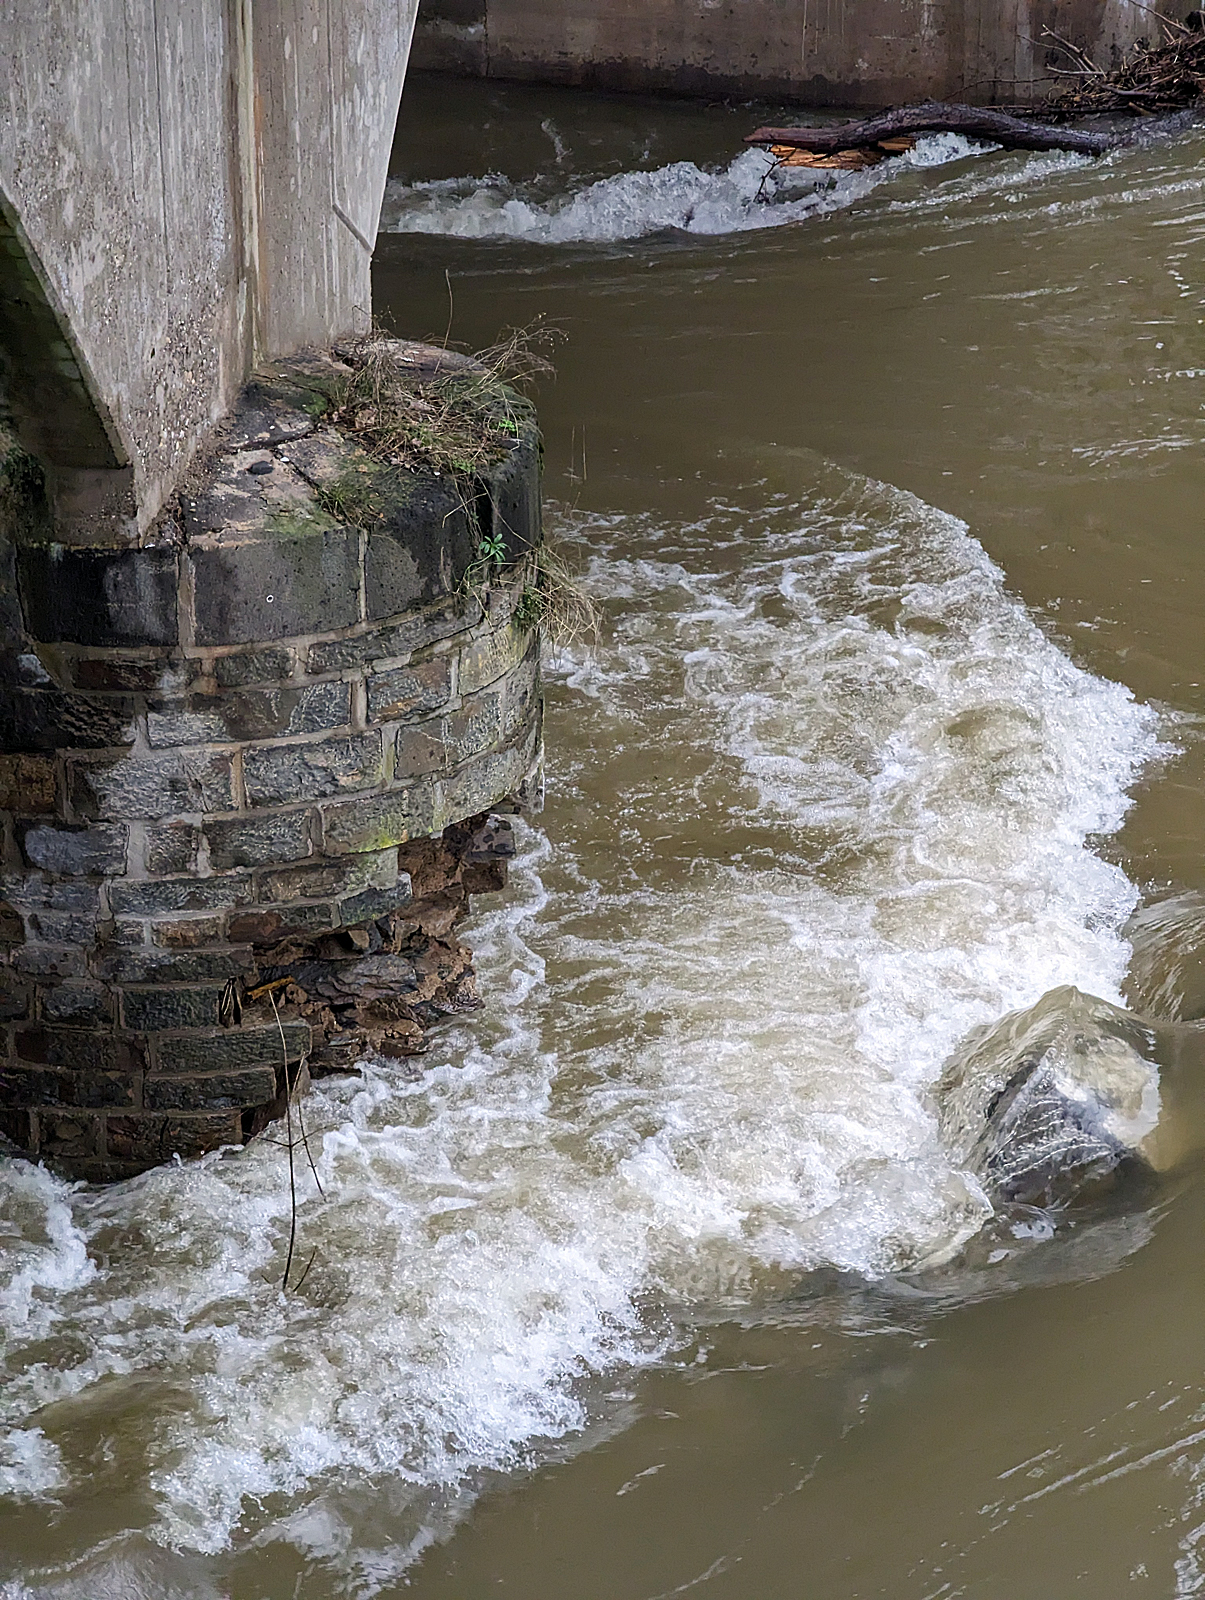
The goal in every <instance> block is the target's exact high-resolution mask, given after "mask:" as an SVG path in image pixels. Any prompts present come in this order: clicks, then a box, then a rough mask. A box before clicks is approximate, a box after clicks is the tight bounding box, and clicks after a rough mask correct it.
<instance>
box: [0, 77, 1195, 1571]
mask: <svg viewBox="0 0 1205 1600" xmlns="http://www.w3.org/2000/svg"><path fill="white" fill-rule="evenodd" d="M474 97H477V98H476V99H475V98H474ZM482 104H484V105H485V107H486V112H485V114H484V116H483V115H482V114H481V105H482ZM467 125H471V126H472V128H473V135H474V136H473V140H472V141H470V140H469V139H467V138H466V137H465V135H464V131H463V130H464V129H465V127H466V126H467ZM746 125H751V124H750V116H749V113H748V111H747V110H744V111H741V112H739V113H735V112H727V111H716V110H704V109H701V108H692V107H686V106H666V107H658V106H656V105H654V104H651V103H649V104H645V103H643V102H638V101H637V102H617V101H605V100H603V101H592V100H591V99H590V98H589V97H587V96H580V95H571V94H566V95H563V96H559V95H556V94H551V93H549V94H545V93H543V92H531V91H522V90H504V89H496V88H492V89H488V90H486V89H483V88H481V87H480V86H475V87H472V88H470V87H464V88H456V89H453V88H450V87H449V86H447V85H445V84H430V85H424V84H423V82H422V81H421V80H417V81H416V82H415V83H414V84H413V85H412V86H409V87H408V88H407V102H406V106H405V107H404V108H403V117H402V122H401V125H400V128H399V135H398V143H397V150H396V167H397V173H396V177H395V179H394V181H393V184H392V186H391V192H390V196H389V199H388V204H387V214H386V219H385V227H386V230H387V231H386V233H385V234H384V235H383V236H382V239H381V241H380V244H379V247H378V256H377V290H376V292H377V297H378V302H379V303H380V304H382V305H384V306H387V307H388V306H392V307H393V308H394V309H395V312H396V314H397V315H398V316H399V317H400V318H404V319H405V321H406V322H407V324H408V331H410V332H414V333H417V334H429V333H431V332H433V331H437V330H438V331H442V328H443V326H444V324H445V322H446V318H447V315H448V304H447V295H448V287H449V284H450V285H451V288H452V295H453V308H454V314H455V319H456V322H455V331H456V334H457V336H458V337H462V338H464V339H465V340H466V341H467V342H470V343H477V344H484V343H486V342H487V341H488V340H489V339H490V338H492V337H493V336H494V334H495V333H496V332H497V329H498V326H499V324H501V323H510V324H512V325H521V324H524V323H526V322H529V321H530V320H531V318H532V316H533V315H535V314H536V313H537V312H546V313H547V314H548V316H549V318H550V319H551V320H552V321H554V322H557V323H559V324H560V325H561V326H563V328H564V329H565V331H566V334H567V339H566V342H565V344H564V346H563V347H562V350H561V351H560V353H559V355H558V366H559V369H560V375H559V378H558V381H557V383H556V384H555V385H552V384H550V385H549V386H548V387H547V388H546V389H545V391H544V393H543V394H542V395H541V397H540V404H541V414H542V417H543V420H544V423H545V427H546V432H547V437H548V469H547V478H546V490H547V493H548V496H549V501H550V504H549V508H548V521H549V525H550V527H551V528H552V530H553V531H554V533H556V534H557V535H558V536H559V537H560V538H562V539H563V540H564V541H565V542H566V544H567V545H568V547H569V549H570V552H571V554H572V556H573V559H574V560H575V562H576V563H577V564H578V565H579V566H580V568H581V569H582V572H583V575H584V583H585V586H586V587H587V588H588V589H589V591H590V593H591V594H592V595H593V597H594V599H595V600H596V602H597V603H598V605H599V607H600V608H601V612H602V617H603V622H602V627H601V631H600V636H599V639H598V640H597V642H594V643H590V644H588V645H586V644H579V645H576V646H574V647H572V648H566V649H562V650H560V651H556V652H552V653H551V654H550V657H549V660H548V662H547V666H546V674H547V679H548V684H549V719H548V729H547V740H548V753H549V805H548V809H547V811H546V813H545V815H544V817H543V818H542V819H541V823H540V826H539V827H538V828H534V827H526V828H521V829H520V853H519V857H518V860H517V861H516V864H515V867H514V869H513V871H512V878H511V887H510V889H509V890H508V892H507V893H506V895H504V896H499V897H496V898H489V899H485V900H483V901H482V903H481V907H480V910H479V913H478V915H477V917H476V919H475V922H474V924H473V925H472V926H471V927H470V929H469V931H468V937H469V940H470V942H471V943H472V944H473V946H474V949H475V951H476V956H477V965H478V971H479V975H480V983H481V989H482V992H483V994H484V996H485V997H486V1005H485V1008H484V1009H483V1010H482V1011H481V1012H479V1013H476V1014H474V1015H473V1016H472V1017H470V1018H467V1019H460V1020H457V1021H456V1022H454V1023H452V1024H450V1025H449V1026H448V1028H447V1029H446V1030H445V1031H443V1032H441V1033H439V1034H437V1035H436V1036H435V1037H434V1038H433V1040H432V1043H431V1047H430V1049H429V1051H428V1053H427V1055H426V1056H425V1058H423V1061H422V1072H421V1076H419V1077H418V1078H417V1079H416V1078H414V1077H413V1075H412V1074H411V1073H410V1072H408V1071H402V1070H400V1069H398V1068H397V1067H396V1066H391V1065H389V1064H387V1063H382V1062H367V1063H365V1065H364V1068H363V1072H362V1074H361V1075H360V1076H356V1077H346V1078H332V1079H328V1080H325V1081H323V1082H321V1083H319V1084H318V1085H317V1086H316V1087H315V1089H314V1091H313V1093H312V1094H311V1096H310V1097H309V1100H308V1103H307V1116H308V1120H309V1123H310V1126H311V1128H312V1129H313V1133H312V1135H311V1143H312V1147H313V1153H314V1159H315V1168H316V1174H317V1178H318V1179H319V1180H320V1182H321V1192H320V1191H319V1189H318V1187H317V1185H316V1184H315V1182H314V1180H313V1178H312V1177H311V1175H310V1174H309V1172H308V1169H305V1171H304V1173H303V1171H302V1167H301V1165H299V1169H298V1171H299V1179H298V1181H299V1184H300V1188H301V1207H300V1214H299V1218H298V1240H299V1243H298V1249H299V1251H301V1252H303V1255H302V1259H309V1258H310V1257H311V1254H312V1265H311V1266H310V1268H309V1270H308V1271H307V1273H306V1275H305V1278H304V1281H303V1283H302V1284H301V1287H300V1289H299V1290H298V1291H297V1292H296V1293H295V1294H291V1295H289V1296H288V1297H287V1298H286V1297H283V1296H282V1295H281V1293H280V1288H279V1285H280V1277H281V1267H282V1263H283V1259H284V1252H285V1249H286V1248H287V1240H288V1233H289V1223H290V1206H289V1189H288V1179H287V1163H286V1160H285V1155H284V1152H283V1150H282V1149H281V1148H280V1146H279V1144H274V1143H272V1142H271V1141H270V1140H261V1141H259V1142H257V1143H256V1144H254V1145H252V1146H250V1147H248V1148H247V1149H244V1150H237V1151H229V1152H223V1153H220V1154H218V1155H216V1156H214V1157H211V1158H206V1159H205V1160H203V1161H200V1162H198V1163H195V1164H192V1165H188V1166H176V1167H172V1168H166V1169H163V1170H160V1171H157V1172H153V1173H150V1174H147V1175H146V1176H145V1177H143V1178H140V1179H138V1180H135V1181H131V1182H129V1183H126V1184H122V1185H117V1186H114V1187H112V1188H109V1189H105V1190H95V1189H87V1188H84V1187H76V1188H72V1187H71V1186H69V1185H67V1184H65V1183H63V1182H61V1181H60V1180H58V1179H57V1178H55V1177H54V1176H52V1175H51V1174H49V1173H47V1172H45V1171H43V1170H42V1169H39V1168H35V1167H32V1166H30V1165H29V1164H27V1163H24V1162H21V1161H19V1160H7V1159H0V1238H2V1239H3V1251H2V1253H0V1359H2V1360H3V1363H4V1366H3V1372H4V1383H3V1387H2V1388H0V1421H2V1423H3V1427H4V1430H5V1431H4V1432H3V1433H2V1434H0V1494H2V1496H3V1498H2V1499H0V1596H2V1597H3V1600H52V1597H53V1600H97V1597H104V1600H110V1597H112V1600H126V1597H130V1600H133V1597H135V1596H138V1597H147V1600H160V1597H163V1600H166V1597H172V1600H176V1597H179V1600H185V1597H187V1600H219V1597H221V1600H288V1597H291V1600H320V1597H323V1600H325V1597H330V1596H339V1597H356V1600H360V1597H364V1600H367V1597H370V1596H399V1595H401V1594H403V1593H405V1594H407V1595H411V1596H415V1597H426V1600H436V1597H443V1600H479V1597H483V1596H486V1595H493V1594H496V1593H512V1594H523V1595H530V1596H538V1597H539V1600H654V1597H657V1600H665V1597H667V1596H669V1595H671V1594H672V1595H678V1594H683V1593H693V1592H694V1591H695V1590H696V1589H698V1591H699V1593H700V1594H701V1595H704V1596H706V1597H708V1600H720V1597H722V1600H787V1597H788V1596H789V1597H791V1600H795V1597H796V1596H798V1595H799V1594H800V1593H801V1592H806V1593H807V1594H808V1596H809V1600H812V1597H814V1600H846V1597H851V1600H852V1597H853V1596H855V1595H867V1594H890V1595H891V1596H892V1597H893V1600H935V1597H937V1596H949V1597H951V1600H953V1596H955V1595H959V1594H965V1595H974V1596H977V1597H983V1600H988V1597H991V1600H995V1597H997V1596H999V1597H1001V1600H1003V1597H1004V1596H1007V1597H1008V1600H1052V1596H1056V1595H1057V1596H1062V1595H1064V1594H1070V1593H1072V1592H1079V1588H1077V1587H1076V1585H1079V1587H1080V1588H1083V1590H1084V1592H1091V1593H1093V1594H1094V1595H1096V1596H1106V1597H1111V1596H1118V1597H1120V1596H1121V1595H1122V1594H1123V1593H1124V1594H1125V1595H1126V1596H1127V1597H1129V1596H1132V1595H1142V1594H1152V1595H1156V1594H1157V1595H1160V1596H1164V1595H1168V1594H1171V1593H1175V1594H1177V1595H1194V1594H1199V1593H1205V1579H1202V1577H1201V1570H1202V1569H1201V1566H1200V1565H1199V1562H1200V1559H1201V1558H1200V1557H1199V1556H1198V1547H1199V1544H1200V1542H1201V1540H1202V1539H1203V1538H1205V1533H1203V1532H1202V1525H1203V1524H1202V1513H1201V1509H1200V1508H1201V1505H1202V1504H1203V1503H1205V1365H1203V1363H1202V1359H1201V1357H1202V1347H1201V1340H1200V1334H1199V1329H1200V1327H1201V1326H1202V1325H1205V1317H1203V1316H1202V1313H1203V1312H1205V1289H1203V1288H1202V1286H1201V1285H1202V1283H1203V1282H1205V1280H1202V1279H1201V1275H1200V1270H1199V1269H1200V1239H1201V1237H1202V1236H1205V1233H1203V1229H1202V1224H1203V1223H1205V1186H1203V1185H1202V1182H1201V1177H1202V1174H1201V1171H1200V1164H1199V1158H1198V1155H1197V1152H1198V1151H1199V1149H1200V1147H1201V1145H1202V1143H1205V1139H1203V1137H1202V1129H1205V1106H1202V1105H1201V1102H1202V1100H1205V1091H1203V1090H1202V1085H1203V1083H1205V1065H1203V1061H1205V1052H1203V1050H1202V1048H1201V1035H1202V1025H1201V1023H1200V1020H1199V1019H1201V1018H1202V1017H1203V1016H1205V976H1203V974H1205V964H1203V962H1205V957H1203V955H1202V952H1203V951H1205V912H1203V911H1202V906H1203V905H1205V901H1203V900H1202V898H1201V896H1202V893H1203V892H1205V872H1203V870H1202V866H1201V862H1202V859H1203V852H1202V845H1203V844H1205V811H1203V810H1202V808H1201V806H1200V801H1199V795H1198V787H1197V786H1198V783H1199V778H1200V769H1201V757H1200V748H1201V747H1200V743H1199V741H1198V738H1197V732H1196V729H1197V721H1196V719H1197V717H1198V715H1199V713H1200V707H1201V692H1200V686H1201V682H1202V681H1203V680H1205V673H1203V672H1202V670H1201V669H1202V667H1203V666H1205V663H1202V662H1201V660H1200V649H1201V647H1200V639H1201V636H1202V630H1201V620H1202V610H1203V609H1205V602H1203V601H1202V599H1201V596H1202V594H1205V570H1203V569H1205V545H1202V541H1201V530H1200V527H1199V522H1200V513H1199V506H1200V503H1201V496H1200V487H1201V486H1200V467H1199V453H1200V452H1199V448H1198V447H1199V444H1200V439H1201V426H1202V423H1201V411H1202V406H1203V404H1205V392H1203V391H1202V388H1201V381H1202V375H1203V374H1205V361H1203V360H1202V358H1201V355H1200V344H1201V338H1202V335H1201V331H1200V330H1201V328H1202V320H1199V319H1205V304H1203V303H1205V293H1203V291H1202V287H1201V284H1200V277H1199V271H1198V268H1197V265H1196V263H1197V261H1198V259H1199V254H1200V251H1199V243H1200V238H1201V233H1202V228H1203V224H1205V176H1202V172H1203V170H1205V169H1202V168H1201V167H1200V165H1199V156H1200V153H1201V136H1200V135H1198V134H1191V135H1188V136H1186V137H1185V139H1184V140H1182V141H1181V142H1180V143H1179V144H1176V145H1171V146H1168V147H1167V148H1164V149H1162V150H1148V151H1128V152H1124V153H1119V154H1117V155H1115V156H1110V157H1109V158H1107V159H1106V160H1104V161H1102V162H1099V163H1090V162H1088V161H1086V160H1084V159H1082V158H1077V157H1067V156H1058V155H1042V156H1023V155H1009V156H1005V155H1002V154H1000V153H998V152H992V151H990V150H984V149H977V148H973V147H971V146H969V145H967V144H966V143H965V141H959V140H953V139H949V138H944V137H943V138H942V139H935V140H924V141H922V142H921V143H920V144H919V145H918V146H917V148H916V150H915V151H913V152H911V153H910V154H909V155H908V156H906V157H900V158H898V159H894V160H891V161H888V162H885V163H883V164H882V166H880V167H876V168H874V169H873V170H872V171H870V172H867V173H860V174H849V175H844V174H843V175H839V176H838V177H837V178H836V179H835V180H833V181H832V182H829V181H828V180H825V183H824V184H823V185H822V186H820V187H813V188H809V189H794V188H792V189H773V188H771V189H770V190H769V192H767V189H766V188H765V187H763V183H762V180H763V177H764V174H765V166H766V163H765V160H764V159H763V158H762V157H761V156H760V155H759V154H758V152H756V151H751V152H746V153H744V154H741V155H739V156H737V157H736V158H735V159H733V156H732V152H733V150H734V149H736V148H737V146H738V145H739V135H740V132H741V131H743V130H744V129H745V127H746ZM759 192H760V194H759ZM445 272H446V274H447V276H446V277H445ZM1089 1354H1090V1359H1087V1357H1088V1356H1089ZM801 1571H805V1572H806V1586H805V1589H804V1590H801V1587H800V1584H801V1577H800V1574H801ZM1085 1575H1086V1576H1085ZM1081 1580H1082V1581H1081Z"/></svg>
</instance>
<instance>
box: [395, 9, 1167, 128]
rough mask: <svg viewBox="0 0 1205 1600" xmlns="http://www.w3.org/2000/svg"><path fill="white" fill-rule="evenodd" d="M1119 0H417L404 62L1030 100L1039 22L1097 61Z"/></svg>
mask: <svg viewBox="0 0 1205 1600" xmlns="http://www.w3.org/2000/svg"><path fill="white" fill-rule="evenodd" d="M1152 27H1153V23H1152V19H1151V15H1150V12H1149V11H1148V10H1146V9H1144V8H1143V7H1141V6H1139V5H1137V4H1136V3H1134V0H421V4H420V7H419V17H418V26H417V30H416V33H415V40H414V53H413V58H412V59H413V65H414V66H415V67H422V68H428V69H434V70H442V71H450V72H457V73H467V74H473V75H479V76H484V77H493V78H512V79H518V80H522V81H527V82H541V83H565V84H578V85H584V86H587V87H597V88H606V89H641V90H670V91H674V92H677V93H685V94H702V95H728V94H737V95H748V96H769V97H785V98H790V99H796V100H799V101H801V102H802V103H805V104H809V105H817V106H884V105H891V104H895V103H898V102H901V101H907V100H915V99H920V98H924V97H926V96H933V97H937V98H941V99H965V100H971V101H975V102H979V103H988V102H1003V103H1009V102H1015V101H1024V100H1030V99H1033V98H1036V97H1037V96H1039V95H1041V94H1043V93H1045V92H1047V90H1049V89H1050V88H1051V87H1052V83H1053V80H1051V79H1050V77H1049V76H1048V74H1047V72H1046V58H1047V53H1048V48H1049V41H1045V40H1043V38H1042V30H1043V29H1044V28H1053V29H1055V30H1056V31H1057V32H1059V33H1061V34H1063V35H1064V36H1065V37H1067V38H1070V39H1072V40H1074V41H1075V42H1076V43H1078V44H1081V45H1083V46H1086V47H1087V48H1088V49H1089V51H1090V52H1091V53H1092V54H1093V56H1094V58H1095V59H1096V60H1097V61H1099V62H1100V63H1102V64H1108V63H1110V62H1111V61H1112V60H1113V59H1114V58H1115V57H1116V56H1117V54H1118V53H1119V52H1121V51H1122V50H1124V49H1127V48H1128V47H1129V46H1130V45H1131V44H1132V43H1133V42H1134V40H1135V39H1137V38H1139V37H1141V36H1142V35H1143V34H1146V33H1149V32H1151V31H1152Z"/></svg>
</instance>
